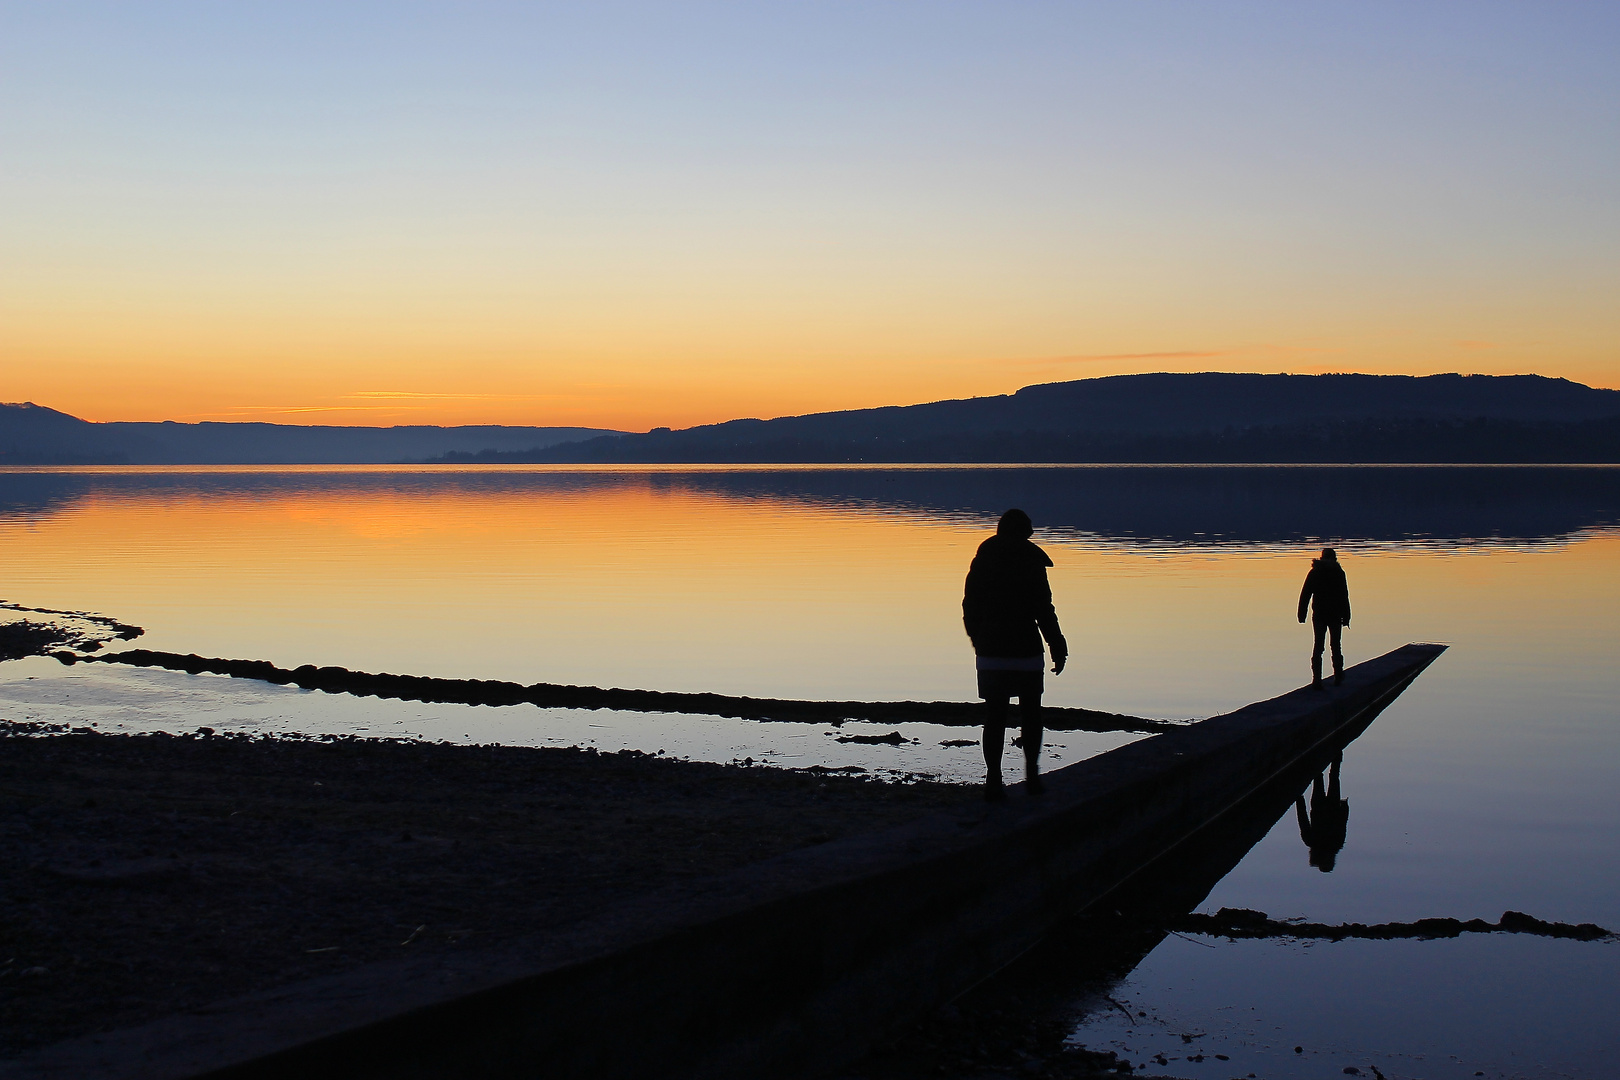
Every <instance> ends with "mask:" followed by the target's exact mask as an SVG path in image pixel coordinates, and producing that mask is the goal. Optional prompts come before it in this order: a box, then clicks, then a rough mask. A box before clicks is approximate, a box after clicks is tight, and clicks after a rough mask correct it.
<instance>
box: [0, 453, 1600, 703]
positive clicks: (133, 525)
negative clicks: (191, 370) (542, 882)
mask: <svg viewBox="0 0 1620 1080" xmlns="http://www.w3.org/2000/svg"><path fill="white" fill-rule="evenodd" d="M167 475H168V477H169V479H170V481H173V482H172V483H169V484H168V486H162V485H157V486H153V485H135V486H127V487H118V486H116V485H113V484H110V483H109V484H100V483H98V484H96V485H92V486H91V487H89V488H87V489H86V493H84V494H83V495H81V496H80V497H78V498H76V499H74V500H71V501H69V502H66V503H63V504H60V505H57V506H54V507H52V508H50V509H48V510H47V511H45V512H40V513H35V514H32V515H31V516H26V517H20V516H18V517H13V518H11V519H8V520H4V521H0V555H3V556H4V559H5V565H6V566H7V576H8V583H7V587H6V593H5V595H6V597H7V598H8V599H12V600H17V601H21V602H23V603H27V604H34V605H39V606H46V607H67V608H80V609H88V610H96V611H102V612H106V613H108V614H112V615H115V616H117V617H119V618H121V619H124V620H127V621H131V622H134V623H137V624H139V625H143V626H146V627H148V628H149V630H150V634H149V636H148V638H147V639H145V642H144V643H146V644H149V645H151V646H152V647H154V648H165V649H172V650H176V651H180V652H197V653H201V654H205V655H227V656H243V657H255V658H264V659H269V660H274V661H276V662H278V663H281V664H285V665H297V664H303V663H315V664H342V665H345V666H349V667H356V668H363V669H368V670H389V671H402V672H416V673H422V674H441V675H450V676H460V677H477V678H507V679H519V680H524V681H532V680H546V681H556V682H573V683H588V684H596V685H621V686H643V687H653V688H663V689H681V690H715V691H722V692H731V693H752V694H761V695H770V696H789V697H799V696H802V697H834V698H836V697H865V698H930V699H957V700H960V699H965V698H968V697H971V696H972V693H973V680H972V672H971V654H970V651H969V649H968V645H967V641H966V639H965V637H964V636H963V634H962V631H961V623H960V608H959V602H960V597H961V582H962V576H963V573H964V572H965V570H966V567H967V564H968V561H969V559H970V558H971V556H972V552H973V549H974V547H975V546H976V545H977V544H978V542H979V540H980V539H981V538H982V537H983V536H985V535H986V534H987V527H986V526H985V525H983V524H964V523H963V522H962V521H960V520H957V521H951V520H946V519H943V518H941V517H939V516H937V515H935V516H930V515H927V514H925V513H923V512H921V511H901V510H896V509H892V508H881V507H872V506H865V507H863V506H837V505H831V504H826V503H816V502H812V501H808V500H791V499H786V498H779V497H772V496H766V495H742V494H717V493H714V492H713V491H709V490H704V489H702V488H701V487H700V486H697V484H696V482H694V481H692V480H691V479H690V478H687V477H683V476H682V475H680V474H678V473H675V472H657V471H652V472H647V473H638V474H611V473H588V472H587V473H576V474H567V475H562V474H558V475H555V476H552V477H550V478H549V479H547V480H546V481H545V482H544V483H536V482H535V481H534V480H533V478H532V477H529V478H528V479H523V480H521V481H512V480H508V479H503V478H502V476H501V475H500V473H499V472H498V471H483V472H469V473H467V474H465V475H464V476H462V477H460V478H458V477H457V476H456V474H452V473H438V474H434V477H435V478H434V479H433V480H432V481H431V482H408V478H407V480H401V479H400V476H401V475H403V474H379V473H376V472H365V473H358V472H357V473H355V474H354V475H348V474H345V473H344V472H342V471H335V470H310V471H307V472H306V473H302V474H300V473H297V472H281V473H278V474H275V475H274V477H273V482H271V483H265V482H263V480H264V477H265V476H266V475H267V473H266V472H265V471H262V470H261V471H259V472H252V471H240V470H239V471H236V472H234V473H233V472H231V471H230V470H216V471H214V472H213V473H209V474H206V475H212V476H216V477H218V476H224V477H225V478H226V480H225V481H224V482H223V484H222V486H219V487H217V488H208V487H206V486H203V485H201V484H199V483H190V482H187V481H185V480H184V476H183V474H182V473H181V472H180V471H178V470H176V471H173V472H171V473H169V474H167ZM177 478H178V479H177ZM255 484H257V486H254V485H255ZM1046 546H1047V548H1048V550H1049V551H1050V552H1051V553H1052V555H1053V557H1054V559H1055V561H1056V563H1057V565H1056V566H1055V568H1054V569H1053V571H1052V581H1053V587H1054V592H1055V595H1056V598H1057V604H1058V610H1059V614H1060V616H1061V617H1062V620H1063V623H1064V626H1065V628H1066V631H1067V633H1068V636H1069V638H1070V643H1071V647H1072V651H1073V660H1072V662H1071V670H1070V671H1069V672H1067V673H1065V675H1064V676H1063V677H1061V678H1059V679H1053V680H1049V682H1048V687H1049V690H1048V700H1050V701H1052V702H1053V703H1057V704H1081V705H1090V706H1093V707H1101V708H1109V709H1117V710H1120V711H1129V712H1136V713H1145V714H1152V715H1170V716H1186V715H1198V714H1207V713H1208V712H1211V711H1216V710H1218V709H1222V708H1230V707H1233V706H1236V705H1239V704H1242V703H1243V702H1245V701H1248V700H1255V699H1258V698H1262V697H1267V696H1270V695H1271V694H1273V693H1276V692H1279V691H1281V690H1284V689H1287V688H1289V687H1291V686H1294V685H1298V684H1299V683H1300V682H1301V681H1303V679H1304V678H1305V677H1306V672H1307V667H1306V656H1307V653H1308V649H1309V631H1308V629H1307V628H1305V627H1301V626H1299V625H1298V624H1297V623H1296V621H1295V619H1294V605H1295V601H1296V598H1297V595H1298V589H1299V583H1300V581H1301V580H1302V579H1303V577H1304V574H1305V571H1306V569H1307V568H1308V566H1309V557H1310V555H1311V554H1312V553H1313V549H1311V548H1304V547H1302V548H1300V549H1298V550H1278V549H1276V548H1265V549H1254V548H1248V549H1245V548H1236V547H1194V546H1186V545H1182V546H1174V545H1169V544H1163V545H1154V544H1131V545H1128V546H1127V545H1125V544H1122V543H1118V542H1109V541H1103V540H1071V541H1046ZM1342 556H1343V559H1344V563H1345V567H1346V570H1347V572H1348V573H1349V576H1350V582H1351V589H1352V597H1353V601H1354V606H1355V610H1356V617H1355V620H1354V622H1353V624H1352V627H1351V630H1350V631H1349V632H1348V633H1347V635H1346V639H1345V641H1346V651H1347V654H1348V655H1349V657H1350V659H1351V660H1352V662H1354V661H1355V660H1358V659H1364V658H1366V657H1368V656H1372V655H1376V654H1378V653H1381V652H1383V651H1386V650H1388V649H1390V648H1394V647H1395V646H1397V645H1400V644H1402V643H1404V642H1406V641H1413V640H1440V641H1448V642H1452V643H1454V644H1456V645H1457V648H1456V649H1454V650H1453V653H1452V654H1450V656H1449V657H1448V660H1447V663H1448V664H1452V665H1455V664H1458V663H1462V662H1463V660H1462V659H1461V658H1463V657H1467V658H1472V659H1471V660H1470V661H1469V662H1490V663H1496V664H1504V665H1516V666H1519V667H1522V668H1523V670H1524V671H1525V672H1526V675H1525V677H1526V678H1531V679H1533V678H1536V677H1538V676H1537V675H1536V672H1537V671H1538V670H1541V669H1542V668H1545V669H1546V670H1553V669H1554V668H1556V667H1558V665H1551V664H1548V663H1546V661H1547V659H1548V657H1550V656H1551V655H1553V654H1554V653H1560V654H1562V655H1566V656H1570V655H1577V656H1591V657H1594V658H1595V657H1599V656H1601V655H1604V653H1605V650H1609V651H1612V647H1613V644H1614V634H1613V631H1612V629H1611V620H1612V613H1613V611H1614V610H1616V608H1617V606H1620V573H1616V570H1617V569H1620V537H1616V536H1615V535H1614V534H1612V533H1597V534H1593V535H1590V536H1587V537H1584V538H1581V539H1578V540H1576V541H1574V542H1569V543H1563V544H1553V545H1546V544H1543V545H1540V546H1537V547H1534V548H1530V547H1515V546H1512V545H1503V544H1498V545H1488V546H1475V547H1466V548H1464V547H1450V548H1447V547H1441V546H1426V547H1424V546H1404V547H1403V546H1400V545H1380V546H1368V547H1361V548H1358V547H1356V546H1355V545H1350V546H1347V547H1344V548H1342Z"/></svg>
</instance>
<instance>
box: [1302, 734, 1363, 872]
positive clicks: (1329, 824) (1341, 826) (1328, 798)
mask: <svg viewBox="0 0 1620 1080" xmlns="http://www.w3.org/2000/svg"><path fill="white" fill-rule="evenodd" d="M1343 760H1344V759H1343V758H1342V757H1336V758H1334V759H1333V764H1332V765H1331V766H1330V767H1329V768H1328V783H1327V790H1325V791H1324V790H1323V789H1322V775H1321V774H1320V773H1318V774H1317V776H1316V779H1315V780H1313V781H1312V782H1311V809H1310V812H1309V814H1307V813H1306V811H1305V794H1304V792H1301V793H1300V794H1299V795H1298V796H1296V797H1295V799H1294V816H1295V817H1296V818H1298V819H1299V838H1300V839H1301V840H1303V841H1305V846H1306V847H1308V848H1310V850H1311V856H1310V857H1311V865H1312V866H1314V867H1316V868H1317V869H1318V870H1320V871H1322V873H1324V874H1325V873H1327V872H1328V871H1330V870H1332V869H1333V864H1334V862H1335V860H1337V859H1338V857H1339V852H1341V851H1343V850H1344V839H1345V834H1346V833H1347V832H1348V831H1349V829H1350V800H1349V799H1341V798H1340V797H1339V765H1340V764H1341V763H1342V762H1343Z"/></svg>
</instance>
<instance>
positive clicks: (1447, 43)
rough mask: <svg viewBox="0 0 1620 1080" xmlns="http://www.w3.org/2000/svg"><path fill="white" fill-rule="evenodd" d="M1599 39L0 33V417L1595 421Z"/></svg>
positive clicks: (177, 16)
mask: <svg viewBox="0 0 1620 1080" xmlns="http://www.w3.org/2000/svg"><path fill="white" fill-rule="evenodd" d="M1617 46H1620V14H1617V13H1616V10H1615V9H1614V8H1613V7H1611V6H1606V5H1562V4H1545V5H1543V4H1538V5H1514V4H1497V3H1478V4H1475V3H1470V4H1443V3H1442V4H1425V5H1421V6H1412V5H1400V4H1355V5H1351V4H1338V5H1325V6H1324V5H1311V6H1307V7H1299V6H1297V5H1287V4H1269V3H1261V4H1244V5H1219V6H1192V7H1189V6H1185V5H1171V4H1161V3H1136V4H1130V5H1107V4H1079V5H1073V4H1061V5H1058V4H1052V5H1046V4H1040V5H1019V6H1017V7H1014V8H1008V7H1007V6H1005V5H990V4H944V5H936V4H928V5H921V4H915V5H914V4H898V5H882V6H878V7H872V6H868V5H841V4H830V5H823V4H817V5H808V6H784V5H763V6H760V5H748V6H730V5H680V6H678V7H668V6H662V5H641V4H633V3H632V4H619V5H614V4H603V5H580V6H578V7H575V8H572V9H567V8H563V9H558V8H554V7H550V6H547V7H543V8H530V7H528V6H524V5H508V4H484V5H449V4H431V3H405V4H386V5H385V4H371V3H354V4H343V5H317V4H310V3H303V2H294V3H288V4H280V5H273V6H270V7H251V6H248V7H244V6H241V5H224V6H220V5H205V4H195V3H158V4H141V5H133V6H132V5H115V4H109V3H90V4H81V5H36V6H22V5H9V6H7V7H6V8H5V9H4V10H3V11H0V59H3V61H4V64H3V66H0V70H3V71H4V74H3V75H0V87H3V95H4V100H5V104H4V106H3V107H0V141H3V143H4V145H5V147H6V151H5V169H4V172H3V173H0V197H3V198H4V199H5V202H6V204H7V206H9V207H12V208H14V210H16V211H19V212H12V213H8V214H7V215H6V216H5V220H4V222H3V223H0V399H4V400H9V401H22V400H32V401H35V402H38V403H40V404H44V405H49V406H51V407H53V408H57V409H61V410H63V411H66V412H70V413H73V414H75V415H78V416H82V417H84V418H86V419H91V420H167V419H172V420H185V421H195V420H204V419H208V420H249V419H251V420H273V421H279V422H289V423H345V424H375V425H387V424H398V423H437V424H459V423H510V424H542V425H587V426H602V427H616V428H624V429H637V430H644V429H646V428H648V427H651V426H655V425H668V426H672V427H683V426H689V425H692V424H698V423H706V422H712V421H719V420H725V419H729V418H733V417H738V416H762V417H763V416H776V415H783V414H794V413H804V412H813V411H820V410H828V409H840V408H852V407H863V406H874V405H886V404H907V403H914V402H920V401H930V400H937V399H940V398H947V397H962V396H971V395H979V394H994V393H1005V392H1009V391H1011V390H1014V389H1016V388H1018V387H1020V386H1024V385H1028V384H1031V383H1038V382H1051V381H1059V380H1066V379H1075V378H1086V377H1091V376H1098V375H1109V374H1119V373H1127V372H1142V371H1163V370H1168V371H1191V370H1228V371H1265V372H1276V371H1289V372H1304V373H1311V372H1324V371H1362V372H1372V373H1407V374H1428V373H1435V372H1447V371H1464V372H1480V373H1490V374H1506V373H1523V372H1534V373H1539V374H1544V375H1549V376H1562V377H1566V378H1570V379H1574V380H1577V381H1581V382H1585V383H1588V384H1591V385H1595V386H1605V387H1620V304H1616V303H1615V297H1617V296H1620V203H1617V201H1616V199H1615V197H1614V193H1615V192H1616V191H1617V190H1620V75H1617V71H1620V68H1617V66H1616V65H1615V64H1614V63H1613V57H1614V55H1615V53H1616V48H1617Z"/></svg>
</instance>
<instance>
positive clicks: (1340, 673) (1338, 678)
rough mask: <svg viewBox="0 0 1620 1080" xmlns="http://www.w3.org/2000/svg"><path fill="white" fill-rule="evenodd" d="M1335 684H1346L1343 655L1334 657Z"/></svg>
mask: <svg viewBox="0 0 1620 1080" xmlns="http://www.w3.org/2000/svg"><path fill="white" fill-rule="evenodd" d="M1333 685H1334V686H1342V685H1344V657H1342V656H1335V657H1334V658H1333Z"/></svg>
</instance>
